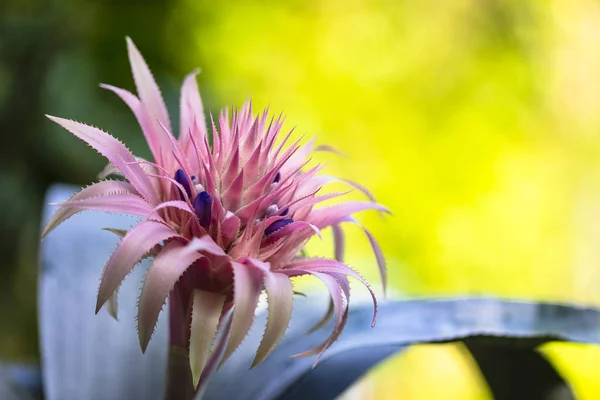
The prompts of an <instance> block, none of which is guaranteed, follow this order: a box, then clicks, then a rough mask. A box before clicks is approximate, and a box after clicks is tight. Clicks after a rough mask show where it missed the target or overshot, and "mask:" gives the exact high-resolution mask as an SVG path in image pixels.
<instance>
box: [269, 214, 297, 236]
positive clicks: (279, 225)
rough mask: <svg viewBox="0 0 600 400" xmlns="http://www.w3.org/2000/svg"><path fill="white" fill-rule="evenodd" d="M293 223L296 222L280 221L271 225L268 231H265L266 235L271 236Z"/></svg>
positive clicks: (287, 219) (290, 220)
mask: <svg viewBox="0 0 600 400" xmlns="http://www.w3.org/2000/svg"><path fill="white" fill-rule="evenodd" d="M292 222H294V220H293V219H292V218H286V219H280V220H279V221H275V222H273V223H272V224H271V225H269V226H268V227H267V229H265V235H270V234H271V233H274V232H275V231H278V230H279V229H281V228H283V227H284V226H286V225H289V224H291V223H292Z"/></svg>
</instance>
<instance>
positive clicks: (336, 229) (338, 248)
mask: <svg viewBox="0 0 600 400" xmlns="http://www.w3.org/2000/svg"><path fill="white" fill-rule="evenodd" d="M331 230H332V231H333V242H334V243H333V248H334V252H335V259H336V260H337V261H339V262H344V250H345V248H346V239H345V236H344V230H343V229H342V227H341V226H340V225H339V224H333V225H331Z"/></svg>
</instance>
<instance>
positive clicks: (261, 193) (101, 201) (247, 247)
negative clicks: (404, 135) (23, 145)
mask: <svg viewBox="0 0 600 400" xmlns="http://www.w3.org/2000/svg"><path fill="white" fill-rule="evenodd" d="M128 51H129V60H130V62H131V68H132V71H133V77H134V80H135V84H136V87H137V91H138V96H135V95H134V94H132V93H130V92H128V91H126V90H123V89H119V88H116V87H113V86H108V85H102V86H103V87H104V88H106V89H108V90H111V91H113V92H114V93H116V94H117V95H118V96H119V97H120V98H121V99H122V100H123V101H124V102H125V103H126V104H127V105H128V106H129V107H130V108H131V110H132V111H133V113H134V114H135V116H136V118H137V120H138V122H139V124H140V126H141V128H142V131H143V133H144V135H145V137H146V140H147V142H148V145H149V146H150V150H151V152H152V155H153V157H154V162H150V161H145V160H143V159H140V158H137V157H135V156H134V155H133V154H132V153H131V152H130V151H129V150H128V149H127V148H126V147H125V145H123V144H122V143H121V142H119V141H118V140H117V139H115V138H114V137H112V136H110V135H109V134H107V133H105V132H103V131H101V130H99V129H97V128H94V127H91V126H87V125H84V124H81V123H78V122H74V121H70V120H66V119H61V118H56V117H49V118H50V119H52V120H53V121H55V122H56V123H58V124H59V125H61V126H63V127H64V128H65V129H67V130H68V131H70V132H71V133H73V134H74V135H75V136H77V137H79V138H80V139H82V140H84V141H85V142H87V143H88V144H89V145H90V146H91V147H93V148H94V149H96V150H97V151H98V152H100V153H101V154H102V155H103V156H105V157H106V158H107V159H108V160H109V162H110V163H109V165H108V166H107V168H106V169H105V170H104V171H103V173H102V174H101V176H100V179H102V180H100V181H99V182H97V183H95V184H93V185H91V186H88V187H86V188H84V189H82V190H81V191H80V192H78V193H76V194H75V195H73V196H72V197H71V198H70V199H69V200H68V201H66V202H64V203H62V204H61V208H60V209H59V210H58V211H57V212H56V213H55V214H54V216H53V217H52V219H51V220H50V222H49V223H48V225H47V226H46V228H45V230H44V232H43V236H45V235H46V234H47V233H48V232H50V231H51V230H52V229H54V228H55V227H56V226H58V225H59V224H60V223H62V222H63V221H65V220H66V219H67V218H69V217H71V216H72V215H74V214H76V213H78V212H80V211H83V210H102V211H106V212H114V213H127V214H131V215H134V216H138V217H141V221H140V222H139V224H138V225H136V226H135V227H133V228H132V229H131V230H129V231H128V232H123V231H122V232H119V231H116V233H118V234H120V235H121V236H122V239H121V242H120V243H119V245H118V247H117V249H116V250H115V252H114V253H113V254H112V256H111V257H110V258H109V260H108V261H107V263H106V265H105V267H104V271H103V273H102V279H101V283H100V288H99V292H98V301H97V309H96V312H98V310H99V309H100V308H101V307H102V306H103V305H105V304H107V305H108V309H109V311H110V312H111V313H113V314H116V296H117V291H118V289H119V286H120V284H121V282H122V281H123V279H124V278H125V277H126V276H127V274H129V272H130V271H131V270H132V268H133V267H134V266H135V265H136V264H137V263H138V262H139V261H140V260H142V259H144V258H146V257H153V258H154V260H153V262H152V264H151V267H150V269H149V271H148V274H147V275H146V277H145V280H144V283H143V287H142V292H141V295H140V299H139V307H138V330H139V339H140V344H141V347H142V350H145V349H146V346H147V345H148V342H149V340H150V337H151V335H152V332H153V329H154V326H155V325H156V321H157V318H158V315H159V313H160V311H161V309H162V307H163V305H164V304H165V301H166V299H167V298H169V307H170V341H171V345H173V346H180V347H184V348H186V349H187V350H188V351H189V359H190V366H191V370H192V374H193V376H194V379H195V381H196V382H197V380H198V377H199V375H200V374H201V372H202V371H203V369H204V368H205V366H206V365H207V364H210V362H211V361H210V360H209V354H210V352H211V346H212V342H213V340H214V338H215V332H216V331H217V328H218V326H219V323H220V320H222V317H223V315H225V314H226V313H228V312H229V311H230V310H232V317H231V322H230V324H229V325H228V327H229V335H228V336H229V340H228V341H227V344H226V347H225V348H224V354H223V361H224V360H226V359H227V358H228V357H229V356H230V355H231V353H232V352H233V351H234V350H235V349H236V348H237V347H238V345H239V344H240V343H241V342H242V341H243V339H244V337H245V336H246V334H247V332H248V330H249V328H250V326H251V325H252V322H253V319H254V313H255V309H256V307H257V302H258V299H259V295H260V294H261V292H262V291H263V290H265V291H266V294H267V299H268V320H267V325H266V328H265V332H264V336H263V338H262V341H261V343H260V345H259V348H258V350H257V353H256V357H255V360H254V365H255V364H257V363H259V362H261V361H262V360H263V359H264V358H265V357H266V356H267V355H268V354H269V353H270V352H271V351H273V349H274V348H275V346H276V344H277V343H278V341H279V340H280V339H281V337H282V336H283V334H284V332H285V330H286V329H287V326H288V323H289V321H290V317H291V313H292V300H293V296H294V291H293V289H292V283H291V281H290V279H291V278H293V277H297V276H302V275H313V276H315V277H317V278H318V279H320V280H321V281H323V282H324V284H325V285H326V287H327V289H328V290H329V293H330V295H331V304H330V312H329V313H328V316H326V317H329V316H334V317H335V327H334V330H333V332H332V333H331V335H330V336H329V338H328V339H327V340H326V341H325V342H324V343H322V344H321V345H319V346H317V347H316V348H314V349H312V350H309V351H307V352H305V353H302V354H300V356H312V355H317V354H321V353H322V352H323V351H325V350H326V349H327V348H328V347H329V346H330V345H331V344H332V343H333V342H334V341H335V340H336V338H337V337H338V336H339V334H340V333H341V331H342V329H343V327H344V324H345V322H346V318H347V316H348V302H349V299H350V287H349V284H348V277H349V276H350V277H353V278H355V279H357V280H359V281H360V282H362V283H363V284H364V285H365V286H367V288H369V290H370V291H371V289H370V287H369V286H368V284H367V283H366V282H365V281H364V280H363V278H362V277H361V276H360V275H359V274H358V273H357V272H356V271H354V270H353V269H351V268H350V267H348V266H347V265H346V264H344V263H343V247H344V234H343V231H342V229H341V228H340V224H341V223H344V222H347V223H353V224H358V222H357V221H356V220H355V219H354V218H353V216H352V215H353V214H354V213H356V212H358V211H363V210H379V211H384V212H385V211H386V209H385V208H384V207H382V206H381V205H379V204H377V203H375V202H374V201H373V198H372V196H371V195H370V194H369V193H368V192H367V191H366V189H364V188H363V187H362V186H360V185H358V184H355V183H353V182H350V181H343V182H346V183H347V184H349V185H351V186H353V187H354V188H356V189H358V190H360V191H362V192H364V193H366V194H367V196H368V197H369V199H370V201H350V202H345V203H340V204H337V205H331V206H326V207H321V208H316V207H315V206H317V205H319V203H321V202H323V201H325V200H329V199H332V198H336V197H340V196H343V195H345V194H346V193H347V192H346V193H332V194H324V195H318V193H319V191H320V190H321V188H322V187H323V185H326V184H327V183H330V182H332V181H336V179H334V178H332V177H329V176H324V175H319V172H321V169H322V167H321V166H316V167H312V168H306V165H307V157H308V156H309V154H310V153H311V152H312V151H313V150H319V149H329V148H327V147H322V148H313V141H310V142H308V143H307V144H304V145H300V144H299V141H296V142H294V143H292V144H289V145H288V144H287V142H288V139H289V137H290V134H291V132H290V133H287V135H285V136H284V137H283V138H280V137H279V134H280V130H281V128H282V124H283V120H282V118H281V117H279V118H272V117H271V118H269V117H268V113H267V111H265V112H263V113H262V114H260V115H258V116H254V115H253V112H252V106H251V104H250V103H246V104H244V106H243V107H242V108H241V110H239V111H237V112H236V111H233V112H232V115H231V118H229V116H228V113H227V111H224V112H221V114H220V115H219V119H218V124H217V123H215V122H214V121H212V119H211V128H212V145H211V144H210V143H209V142H210V141H209V138H208V136H207V129H206V123H205V117H204V112H203V107H202V101H201V99H200V95H199V92H198V87H197V84H196V79H195V75H196V74H195V73H192V74H190V75H188V76H187V77H186V79H185V81H184V83H183V86H182V90H181V104H180V111H181V115H180V128H181V129H180V133H179V136H178V139H175V137H174V136H173V132H172V129H171V123H170V121H169V116H168V114H167V109H166V107H165V104H164V102H163V99H162V96H161V94H160V91H159V89H158V86H157V85H156V83H155V81H154V79H153V77H152V74H151V73H150V70H149V69H148V67H147V66H146V63H145V62H144V60H143V58H142V56H141V54H140V53H139V52H138V50H137V48H136V47H135V46H134V44H133V43H132V42H131V40H129V39H128ZM217 125H218V126H217ZM278 139H281V140H278ZM111 174H119V175H121V176H122V177H124V179H125V180H109V179H105V178H106V177H107V176H108V175H111ZM326 227H331V228H332V230H333V236H334V239H335V254H336V259H335V260H331V259H327V258H305V257H303V256H302V253H301V250H302V249H303V247H304V245H305V244H306V242H307V241H308V240H309V239H310V238H311V237H312V236H313V235H320V230H322V229H323V228H326ZM361 228H362V229H363V230H364V232H365V233H366V235H367V237H368V240H369V241H370V243H371V245H372V248H373V250H374V252H375V255H376V258H377V261H378V265H379V268H380V271H381V275H382V279H383V284H384V286H385V262H384V259H383V256H382V254H381V251H380V248H379V245H378V244H377V242H376V241H375V239H374V238H373V236H372V235H371V234H370V233H369V231H367V230H366V229H365V228H364V227H362V226H361ZM371 295H372V297H373V303H374V306H375V313H374V316H373V322H374V321H375V314H376V310H377V303H376V299H375V295H374V294H373V292H372V291H371ZM325 319H327V318H325ZM322 322H324V321H322ZM319 325H322V323H321V324H319ZM213 353H214V352H213ZM211 357H212V356H211ZM213 363H214V360H213Z"/></svg>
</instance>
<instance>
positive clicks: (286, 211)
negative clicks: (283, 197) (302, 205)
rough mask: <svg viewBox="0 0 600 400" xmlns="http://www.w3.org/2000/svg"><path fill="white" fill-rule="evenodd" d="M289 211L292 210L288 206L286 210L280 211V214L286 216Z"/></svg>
mask: <svg viewBox="0 0 600 400" xmlns="http://www.w3.org/2000/svg"><path fill="white" fill-rule="evenodd" d="M289 212H290V209H289V208H286V209H285V210H283V211H282V212H280V213H279V215H281V216H282V217H283V216H286V215H287V214H288V213H289Z"/></svg>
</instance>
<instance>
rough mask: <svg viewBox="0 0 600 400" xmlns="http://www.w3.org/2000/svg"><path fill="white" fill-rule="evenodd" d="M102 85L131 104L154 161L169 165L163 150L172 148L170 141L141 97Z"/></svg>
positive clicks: (130, 106)
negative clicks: (149, 112)
mask: <svg viewBox="0 0 600 400" xmlns="http://www.w3.org/2000/svg"><path fill="white" fill-rule="evenodd" d="M100 87H101V88H103V89H107V90H110V91H111V92H113V93H114V94H116V95H117V96H119V97H120V98H121V100H123V102H124V103H125V104H127V106H129V108H130V109H131V111H132V112H133V114H134V115H135V118H136V119H137V121H138V124H139V125H140V127H141V128H142V133H143V134H144V137H145V138H146V142H147V143H148V147H150V151H151V152H152V156H153V157H154V161H156V162H159V163H161V164H164V163H167V164H166V165H165V166H168V161H167V160H165V159H164V157H163V152H164V151H166V150H168V149H169V148H170V145H169V141H168V140H167V137H166V136H165V135H163V133H162V132H161V131H160V130H158V129H157V127H158V126H157V124H156V123H155V122H154V121H153V119H152V117H150V115H149V114H148V110H147V109H146V108H145V107H144V105H143V104H142V102H141V101H140V99H138V98H137V96H135V95H134V94H133V93H131V92H129V91H127V90H125V89H121V88H118V87H115V86H112V85H106V84H102V85H100Z"/></svg>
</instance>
